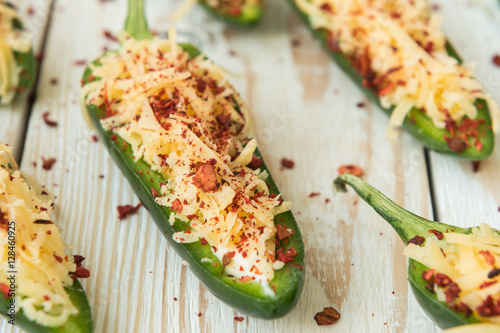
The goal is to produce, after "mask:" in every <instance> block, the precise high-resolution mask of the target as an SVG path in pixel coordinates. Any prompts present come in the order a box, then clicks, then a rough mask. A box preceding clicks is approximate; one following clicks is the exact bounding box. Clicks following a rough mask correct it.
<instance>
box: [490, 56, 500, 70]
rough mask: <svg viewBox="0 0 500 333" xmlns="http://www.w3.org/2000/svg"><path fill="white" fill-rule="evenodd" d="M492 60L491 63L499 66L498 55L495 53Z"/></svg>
mask: <svg viewBox="0 0 500 333" xmlns="http://www.w3.org/2000/svg"><path fill="white" fill-rule="evenodd" d="M492 60H493V63H494V64H495V66H498V67H500V55H498V54H495V55H494V56H493V58H492Z"/></svg>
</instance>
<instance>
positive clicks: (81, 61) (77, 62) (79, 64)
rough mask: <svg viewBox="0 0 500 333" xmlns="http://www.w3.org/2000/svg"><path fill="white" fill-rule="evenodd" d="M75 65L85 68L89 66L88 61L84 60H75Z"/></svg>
mask: <svg viewBox="0 0 500 333" xmlns="http://www.w3.org/2000/svg"><path fill="white" fill-rule="evenodd" d="M73 64H74V65H75V66H84V65H85V64H87V60H83V59H80V60H75V61H74V62H73Z"/></svg>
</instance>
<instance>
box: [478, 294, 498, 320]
mask: <svg viewBox="0 0 500 333" xmlns="http://www.w3.org/2000/svg"><path fill="white" fill-rule="evenodd" d="M495 303H496V302H495V301H494V300H493V298H492V297H491V295H488V297H487V298H486V300H485V301H484V302H483V304H481V306H479V307H478V308H477V313H479V315H481V316H483V317H493V316H498V315H500V304H498V303H496V304H495Z"/></svg>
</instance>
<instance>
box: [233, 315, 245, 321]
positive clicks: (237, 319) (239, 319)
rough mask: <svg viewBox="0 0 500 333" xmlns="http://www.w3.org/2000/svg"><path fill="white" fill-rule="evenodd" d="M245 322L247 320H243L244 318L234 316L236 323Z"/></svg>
mask: <svg viewBox="0 0 500 333" xmlns="http://www.w3.org/2000/svg"><path fill="white" fill-rule="evenodd" d="M243 320H245V318H243V317H238V316H234V321H239V322H242V321H243Z"/></svg>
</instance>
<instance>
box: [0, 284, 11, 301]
mask: <svg viewBox="0 0 500 333" xmlns="http://www.w3.org/2000/svg"><path fill="white" fill-rule="evenodd" d="M0 292H1V293H2V295H3V298H5V299H9V298H10V296H9V294H10V289H9V286H8V285H6V284H5V283H2V282H0Z"/></svg>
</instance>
